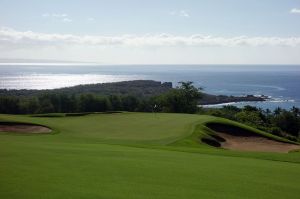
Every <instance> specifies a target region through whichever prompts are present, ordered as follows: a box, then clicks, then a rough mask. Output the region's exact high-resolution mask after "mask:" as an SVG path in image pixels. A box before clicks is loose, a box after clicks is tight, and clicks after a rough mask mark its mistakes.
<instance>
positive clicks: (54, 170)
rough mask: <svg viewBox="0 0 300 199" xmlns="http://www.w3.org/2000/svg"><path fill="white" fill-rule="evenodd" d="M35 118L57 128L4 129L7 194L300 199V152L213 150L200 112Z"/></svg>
mask: <svg viewBox="0 0 300 199" xmlns="http://www.w3.org/2000/svg"><path fill="white" fill-rule="evenodd" d="M57 116H59V117H53V115H52V117H31V116H20V115H0V121H2V122H21V123H32V124H39V125H42V126H44V127H48V128H50V129H52V131H51V132H50V133H42V134H36V133H35V134H31V133H28V134H24V133H18V132H0V198H24V199H26V198H30V199H35V198H37V199H40V198H49V199H50V198H51V199H56V198H72V199H74V198H120V199H121V198H124V199H125V198H143V199H144V198H164V199H165V198H297V197H299V194H300V189H299V184H300V153H299V152H292V153H266V152H241V151H238V150H225V149H222V148H218V147H212V146H210V145H207V144H205V143H203V142H202V141H201V140H203V139H204V138H205V139H212V140H213V139H214V133H215V132H214V131H213V130H212V129H209V128H208V127H207V124H208V123H219V124H226V125H232V126H236V127H239V128H241V129H247V130H248V131H251V132H253V133H254V134H257V135H262V136H265V137H267V138H269V139H273V140H278V141H281V142H284V141H286V140H282V139H280V138H278V137H276V136H272V135H269V134H267V133H264V132H261V131H259V130H256V129H253V128H251V127H248V126H245V125H242V124H239V123H236V122H232V121H229V120H225V119H221V118H216V117H212V116H205V115H195V114H167V113H155V114H154V113H112V114H89V115H82V116H80V115H79V116H65V115H57Z"/></svg>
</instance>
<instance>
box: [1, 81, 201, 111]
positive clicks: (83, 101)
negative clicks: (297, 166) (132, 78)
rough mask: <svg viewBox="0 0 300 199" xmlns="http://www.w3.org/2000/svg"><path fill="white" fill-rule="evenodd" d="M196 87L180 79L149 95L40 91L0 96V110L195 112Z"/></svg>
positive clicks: (197, 95)
mask: <svg viewBox="0 0 300 199" xmlns="http://www.w3.org/2000/svg"><path fill="white" fill-rule="evenodd" d="M200 96H201V92H200V89H198V88H195V87H194V86H193V85H192V82H180V86H178V87H177V88H175V89H169V91H167V92H165V93H163V94H160V95H157V96H151V97H144V96H136V95H130V94H126V95H97V94H95V93H82V94H77V95H76V94H74V93H73V94H67V93H53V92H50V91H49V92H43V93H42V94H40V95H36V96H21V97H18V96H7V95H1V96H0V113H6V114H36V113H75V112H105V111H137V112H153V111H155V112H176V113H195V112H196V111H197V110H198V108H197V100H198V99H199V98H200Z"/></svg>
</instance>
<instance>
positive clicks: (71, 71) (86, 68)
mask: <svg viewBox="0 0 300 199" xmlns="http://www.w3.org/2000/svg"><path fill="white" fill-rule="evenodd" d="M128 80H157V81H162V82H172V83H173V86H174V87H175V86H176V85H178V82H180V81H192V82H194V84H195V86H197V87H201V88H203V89H204V91H205V92H207V93H211V94H217V95H233V96H241V95H267V96H270V100H268V101H265V102H242V103H233V104H232V105H235V106H238V107H241V106H244V105H253V106H257V107H261V108H269V109H275V108H276V107H281V108H285V109H289V108H292V107H293V106H296V107H300V66H291V65H275V66H272V65H153V66H151V65H132V66H131V65H122V66H120V65H101V66H99V65H88V64H87V65H78V64H74V65H72V64H68V65H66V64H63V65H57V64H56V65H43V64H26V65H17V64H15V65H14V64H9V65H8V64H7V65H5V64H2V65H0V88H1V89H53V88H61V87H68V86H74V85H79V84H93V83H106V82H118V81H128ZM221 106H223V104H221V105H213V107H221Z"/></svg>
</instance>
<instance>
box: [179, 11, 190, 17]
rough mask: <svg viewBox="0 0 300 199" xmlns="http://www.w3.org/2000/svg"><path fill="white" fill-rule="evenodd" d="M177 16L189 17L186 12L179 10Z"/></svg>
mask: <svg viewBox="0 0 300 199" xmlns="http://www.w3.org/2000/svg"><path fill="white" fill-rule="evenodd" d="M179 16H181V17H190V15H189V13H188V12H187V11H186V10H180V11H179Z"/></svg>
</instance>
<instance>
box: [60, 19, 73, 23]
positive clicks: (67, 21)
mask: <svg viewBox="0 0 300 199" xmlns="http://www.w3.org/2000/svg"><path fill="white" fill-rule="evenodd" d="M72 21H73V20H72V19H69V18H63V19H62V22H65V23H70V22H72Z"/></svg>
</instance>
